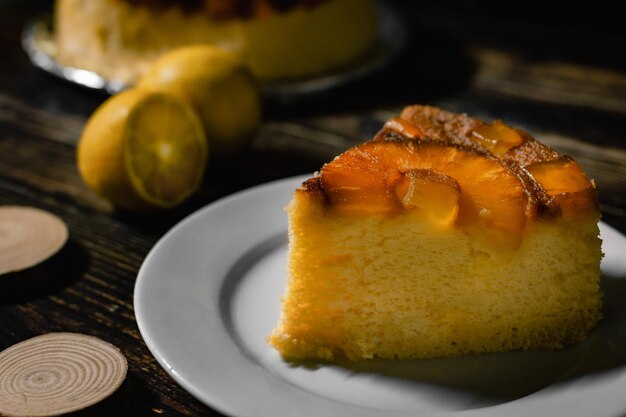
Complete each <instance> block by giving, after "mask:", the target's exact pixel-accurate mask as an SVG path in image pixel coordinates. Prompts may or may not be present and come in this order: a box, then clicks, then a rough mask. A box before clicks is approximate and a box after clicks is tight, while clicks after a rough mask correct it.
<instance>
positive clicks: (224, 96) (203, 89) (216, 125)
mask: <svg viewBox="0 0 626 417" xmlns="http://www.w3.org/2000/svg"><path fill="white" fill-rule="evenodd" d="M138 86H139V87H141V88H145V89H151V90H157V91H165V92H168V93H171V94H173V95H175V96H176V97H178V98H180V99H182V100H185V101H186V102H187V103H189V104H190V105H191V106H192V107H193V109H194V110H195V111H196V114H197V115H198V117H199V118H200V120H201V122H202V125H203V128H204V132H205V134H206V137H207V140H208V143H209V147H210V148H211V157H212V158H213V157H216V158H220V157H224V156H228V155H231V154H233V153H236V152H237V151H239V150H241V149H244V148H245V147H246V146H247V145H248V144H249V143H250V141H251V140H252V138H253V137H254V135H255V134H256V132H257V130H258V129H259V125H260V123H261V97H260V93H259V88H258V86H257V83H256V80H255V79H254V77H253V76H252V74H251V73H250V71H249V70H248V68H247V67H246V66H245V65H244V64H243V62H241V60H240V59H239V58H238V57H237V56H235V55H234V54H232V53H230V52H226V51H223V50H221V49H219V48H217V47H215V46H211V45H190V46H184V47H181V48H178V49H175V50H173V51H171V52H168V53H166V54H164V55H162V56H161V57H159V59H157V60H156V61H155V62H154V64H153V65H152V66H151V67H150V69H149V70H148V71H147V72H146V73H145V74H144V75H143V77H142V78H141V79H140V80H139V83H138Z"/></svg>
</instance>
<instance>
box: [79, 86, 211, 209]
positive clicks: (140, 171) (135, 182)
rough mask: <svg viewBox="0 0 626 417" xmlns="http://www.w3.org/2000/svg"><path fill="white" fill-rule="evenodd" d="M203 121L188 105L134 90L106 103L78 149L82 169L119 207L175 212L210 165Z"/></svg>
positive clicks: (88, 182) (90, 124)
mask: <svg viewBox="0 0 626 417" xmlns="http://www.w3.org/2000/svg"><path fill="white" fill-rule="evenodd" d="M207 153H208V150H207V143H206V139H205V136H204V132H203V130H202V125H201V123H200V120H199V119H198V117H197V116H196V114H195V113H194V111H193V110H192V109H191V107H190V106H189V105H188V104H186V103H185V102H184V101H182V100H180V99H178V98H176V97H174V96H171V95H168V94H165V93H160V92H151V91H145V90H141V89H131V90H128V91H126V92H123V93H120V94H118V95H116V96H113V97H111V98H109V99H108V100H106V101H105V102H104V103H103V104H102V105H101V106H100V107H99V108H98V109H97V110H96V111H95V113H94V114H93V115H92V117H91V118H90V119H89V121H88V122H87V125H86V126H85V129H84V130H83V133H82V135H81V138H80V142H79V144H78V154H77V159H78V169H79V171H80V174H81V176H82V177H83V179H84V181H85V182H86V183H87V185H89V186H90V187H91V188H92V189H93V190H94V191H96V193H98V194H100V195H101V196H102V197H104V198H106V199H108V200H109V201H111V202H112V203H113V204H114V205H115V206H117V207H120V208H124V209H130V210H138V209H144V208H155V207H157V208H168V207H173V206H175V205H177V204H179V203H181V202H182V201H183V200H185V199H186V198H187V197H189V196H190V195H191V194H192V193H193V192H194V191H195V190H196V189H197V188H198V187H199V185H200V182H201V180H202V177H203V175H204V170H205V167H206V162H207Z"/></svg>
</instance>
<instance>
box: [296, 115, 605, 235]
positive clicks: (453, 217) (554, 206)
mask: <svg viewBox="0 0 626 417" xmlns="http://www.w3.org/2000/svg"><path fill="white" fill-rule="evenodd" d="M315 180H316V183H315V187H312V186H309V187H304V188H303V189H302V190H305V191H312V190H314V191H315V193H316V195H319V196H323V197H322V198H323V200H324V201H325V202H326V205H327V208H328V209H330V210H335V211H337V212H339V213H348V214H350V215H354V214H359V213H368V214H372V213H377V214H388V215H395V214H398V213H402V212H409V211H410V212H411V213H413V214H415V215H418V216H423V218H424V219H425V222H426V223H430V224H437V225H439V226H443V227H451V226H455V227H458V228H460V229H461V230H463V231H465V232H466V234H468V235H469V236H470V237H477V238H479V239H483V240H485V241H489V242H491V243H494V242H495V243H496V244H508V245H509V246H514V245H516V244H518V243H519V242H521V238H522V235H523V231H524V229H525V228H526V225H527V223H528V219H529V218H534V217H535V216H546V215H561V216H563V218H565V219H570V218H576V216H581V215H584V214H585V213H595V214H596V215H597V214H598V202H597V193H596V190H595V186H594V184H593V183H592V182H591V181H589V180H588V179H587V177H586V176H585V174H584V172H583V171H582V169H581V168H580V166H579V165H578V164H577V163H576V162H574V161H573V160H572V159H571V158H569V157H564V156H562V155H560V154H559V153H558V152H556V151H555V150H554V149H552V148H550V147H548V146H546V145H543V144H541V143H539V142H537V141H536V140H534V139H533V138H532V137H531V136H530V135H528V134H527V133H525V132H523V131H518V130H516V129H514V128H512V127H510V126H507V125H506V124H504V123H503V122H501V121H494V122H492V123H489V124H486V123H484V122H482V121H480V120H477V119H472V118H470V117H468V116H467V115H456V114H453V113H449V112H446V111H443V110H440V109H437V108H434V107H428V106H411V107H407V108H406V109H404V111H403V112H402V115H401V116H400V117H396V118H393V119H391V120H390V121H389V122H387V123H386V124H385V127H384V128H383V129H382V130H381V132H380V133H379V134H378V135H377V136H376V138H375V139H374V140H372V141H370V142H366V143H364V144H362V145H360V146H357V147H354V148H352V149H349V150H348V151H346V152H344V153H343V154H342V155H340V156H338V157H337V158H335V160H334V161H332V162H330V163H328V164H326V165H324V167H323V168H322V169H321V172H320V175H319V177H315ZM310 185H312V184H310Z"/></svg>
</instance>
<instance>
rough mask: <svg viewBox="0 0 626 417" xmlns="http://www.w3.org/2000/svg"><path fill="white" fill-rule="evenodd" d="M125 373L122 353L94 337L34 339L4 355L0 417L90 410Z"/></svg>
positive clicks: (0, 367)
mask: <svg viewBox="0 0 626 417" xmlns="http://www.w3.org/2000/svg"><path fill="white" fill-rule="evenodd" d="M127 370H128V364H127V362H126V358H125V357H124V355H122V353H121V352H120V351H119V349H117V348H116V347H115V346H113V345H111V344H110V343H107V342H105V341H103V340H100V339H98V338H96V337H92V336H87V335H84V334H78V333H48V334H45V335H42V336H37V337H34V338H32V339H29V340H26V341H24V342H21V343H18V344H16V345H13V346H11V347H9V348H8V349H6V350H4V351H3V352H1V353H0V416H9V417H26V416H28V417H42V416H46V417H47V416H58V415H63V414H67V413H72V412H77V411H79V410H83V409H86V408H88V407H91V406H93V405H95V404H98V403H101V402H103V400H105V399H106V398H108V397H110V396H111V395H113V394H114V393H115V392H116V391H118V389H120V387H121V385H122V383H123V382H124V380H125V379H126V373H127ZM105 415H106V414H105Z"/></svg>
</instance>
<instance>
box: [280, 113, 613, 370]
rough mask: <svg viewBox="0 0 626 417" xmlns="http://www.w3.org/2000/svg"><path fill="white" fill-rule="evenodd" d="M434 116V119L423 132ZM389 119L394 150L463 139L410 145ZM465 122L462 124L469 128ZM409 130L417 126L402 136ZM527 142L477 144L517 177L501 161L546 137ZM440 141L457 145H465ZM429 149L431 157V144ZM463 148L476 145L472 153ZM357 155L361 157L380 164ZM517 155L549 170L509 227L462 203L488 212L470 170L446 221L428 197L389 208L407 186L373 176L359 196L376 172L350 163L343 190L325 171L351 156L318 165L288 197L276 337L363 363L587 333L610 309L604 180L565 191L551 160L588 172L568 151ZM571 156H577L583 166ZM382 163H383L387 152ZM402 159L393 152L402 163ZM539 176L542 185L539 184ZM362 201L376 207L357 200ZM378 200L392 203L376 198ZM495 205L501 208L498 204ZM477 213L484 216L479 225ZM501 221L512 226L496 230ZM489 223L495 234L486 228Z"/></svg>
mask: <svg viewBox="0 0 626 417" xmlns="http://www.w3.org/2000/svg"><path fill="white" fill-rule="evenodd" d="M426 110H429V109H426ZM447 116H449V114H447V115H446V117H447ZM454 120H456V121H458V119H454ZM395 122H396V123H398V121H395ZM431 122H432V121H430V122H429V123H431ZM418 125H419V123H418ZM487 126H488V128H485V129H483V130H482V131H481V132H483V133H485V134H486V135H487V136H488V134H489V133H490V131H489V129H492V127H493V126H495V127H496V130H498V129H499V126H498V125H493V124H491V125H487ZM414 127H415V126H414ZM428 127H429V126H422V128H421V131H424V130H427V129H426V128H428ZM475 128H476V126H473V127H472V129H475ZM386 129H387V132H386V133H385V135H386V136H387V139H389V138H391V139H390V140H391V141H392V143H391V144H387V143H383V144H382V145H380V146H381V147H382V148H387V147H389V149H390V150H389V153H393V152H394V151H393V149H394V147H395V148H398V149H404V148H405V147H406V148H407V149H409V150H411V152H412V149H417V151H419V152H423V151H422V150H421V149H422V148H423V147H428V146H432V147H437V146H439V145H440V144H441V143H444V142H451V141H449V140H448V139H444V138H443V133H445V132H443V131H440V132H439V133H442V138H440V139H439V142H437V143H436V144H435V145H429V144H428V143H425V142H424V143H421V144H418V145H416V146H413V145H410V146H409V145H406V143H405V142H407V141H409V142H410V140H409V139H410V138H408V136H407V135H408V133H407V129H408V127H406V126H405V127H404V128H400V129H398V128H394V129H391V131H389V129H388V128H386ZM455 129H456V130H455V132H457V134H458V132H459V130H458V126H457V128H455ZM472 129H469V130H472ZM399 130H401V131H402V132H404V134H405V136H404V137H403V138H401V139H400V142H399V143H398V142H397V141H398V137H397V136H398V132H399ZM432 133H433V136H436V134H435V133H436V132H432ZM448 133H450V132H448ZM379 140H380V138H379ZM424 140H425V139H424ZM528 140H531V138H526V139H525V142H524V143H519V144H512V145H511V146H504V145H502V146H503V148H502V150H501V151H496V153H500V155H499V156H498V157H495V156H494V154H493V153H490V154H487V153H486V152H484V149H482V150H480V149H478V148H476V150H475V152H476V154H475V155H478V156H477V157H481V158H482V157H483V156H482V155H486V156H485V157H488V158H491V160H492V162H493V164H494V166H499V165H498V164H500V165H502V166H505V168H503V170H504V171H503V172H505V174H506V175H509V174H510V178H512V179H513V180H514V179H515V178H517V177H516V175H518V171H516V170H515V169H513V170H511V171H510V172H509V171H506V170H507V169H508V168H506V166H507V164H506V163H502V162H501V160H503V159H506V158H507V157H506V156H504V152H509V151H510V152H509V153H508V154H507V155H514V154H515V152H514V151H515V150H514V149H513V147H516V146H524V147H527V148H533V149H535V148H534V147H536V146H538V145H534V144H531V145H529V144H527V143H526V141H528ZM377 146H378V145H377ZM441 146H444V147H445V148H446V149H448V147H454V146H457V145H454V144H450V143H444V144H443V145H441ZM481 146H482V145H481ZM372 148H373V146H372V144H371V143H370V144H365V145H363V146H361V147H360V148H359V147H357V149H356V151H354V150H352V151H349V152H348V153H349V154H351V155H356V156H357V157H358V158H362V155H365V151H366V150H368V149H372ZM374 149H375V148H374ZM425 149H427V150H428V152H429V153H427V155H428V157H430V155H431V154H432V151H431V150H429V148H425ZM454 149H456V148H454ZM459 149H462V150H463V152H467V153H468V155H470V156H471V155H474V154H473V153H472V152H474V150H471V149H469V150H468V149H466V148H459ZM417 151H416V152H417ZM350 152H351V153H350ZM359 152H361V153H359ZM455 152H456V151H455ZM481 152H483V153H481ZM376 155H387V154H386V153H385V154H376ZM385 157H386V156H385ZM358 158H356V164H357V165H358V164H361V165H367V164H369V163H372V162H371V161H370V162H366V161H365V159H358ZM471 158H474V156H471ZM471 158H470V159H469V161H470V162H471V161H472V159H471ZM494 158H495V159H494ZM515 158H516V159H517V160H519V161H522V163H520V164H519V165H524V166H527V171H524V172H535V176H536V177H537V178H539V179H541V180H540V181H539V180H535V178H534V177H532V176H531V175H527V174H523V175H526V177H524V178H525V179H524V181H530V182H531V184H527V183H525V182H524V181H521V184H522V186H521V187H525V188H523V189H520V190H518V191H516V192H517V193H518V194H515V195H516V196H517V195H519V196H526V197H524V198H526V200H523V201H524V204H525V205H524V206H523V207H522V206H520V207H522V208H521V209H519V210H518V209H517V208H516V206H511V207H513V208H512V209H511V210H517V211H518V212H519V213H522V214H523V216H524V219H525V221H524V223H523V224H520V225H519V226H514V227H511V228H509V226H508V224H507V223H506V221H505V222H502V223H501V224H500V223H497V222H495V223H494V222H493V221H491V220H489V219H488V218H487V220H484V221H483V219H482V218H481V219H478V220H475V219H473V218H472V217H471V216H469V217H468V216H466V218H470V220H463V219H464V218H463V215H462V212H463V211H464V210H465V211H468V210H469V211H471V210H475V211H476V212H477V213H479V214H480V215H485V216H486V217H488V216H489V214H485V210H486V209H485V208H482V209H476V208H473V207H469V205H470V204H472V202H475V201H478V200H477V199H479V198H480V196H478V197H475V196H476V193H475V194H474V195H473V196H471V198H470V197H463V193H464V190H466V189H467V188H468V187H469V185H468V184H467V181H466V180H465V182H464V179H461V178H459V184H460V187H458V188H459V190H460V195H461V198H460V199H459V202H457V203H454V204H456V206H455V207H456V208H457V209H458V210H459V213H460V214H453V218H452V219H451V220H444V221H434V220H433V217H432V215H430V214H428V213H427V209H428V207H426V208H425V209H420V208H415V206H405V207H401V206H399V207H400V208H397V207H396V208H394V207H395V206H393V205H389V206H388V207H387V208H385V207H386V206H384V204H387V203H386V201H395V200H394V198H395V197H394V196H392V197H389V196H388V195H387V194H385V196H384V197H382V194H380V195H379V196H378V197H376V193H377V192H378V191H377V189H376V184H377V182H375V180H376V179H375V178H374V179H372V182H371V183H367V184H368V185H367V187H369V188H365V190H366V191H365V193H364V194H359V195H357V194H354V193H355V192H357V191H355V189H356V188H358V187H360V186H361V184H364V183H366V181H365V180H363V179H359V180H358V181H356V180H354V179H353V178H351V177H350V176H351V175H353V173H351V171H346V170H343V171H341V172H340V174H341V176H340V177H338V176H337V175H335V177H337V178H340V183H341V184H343V185H345V187H344V188H340V189H339V191H338V192H339V193H340V194H336V192H337V191H336V189H332V187H336V185H335V184H334V183H332V184H331V180H330V179H328V178H326V179H325V178H324V176H325V174H326V175H327V177H329V176H330V174H331V173H332V170H331V168H333V167H335V166H337V165H338V164H339V165H340V163H338V162H336V161H333V162H331V163H330V164H327V166H325V167H324V168H323V169H322V171H321V174H320V175H318V176H317V177H314V178H313V179H311V180H309V181H308V182H307V183H305V184H304V185H303V186H302V187H301V188H300V189H298V190H297V191H296V192H295V193H294V197H293V199H292V201H291V203H290V204H289V205H288V207H287V214H288V217H289V261H288V272H289V277H288V285H287V291H286V293H285V296H284V298H283V309H282V313H281V317H280V320H279V323H278V325H277V326H276V329H275V330H274V331H273V333H272V334H271V336H270V343H271V344H272V345H273V346H274V347H275V348H276V349H278V351H279V352H280V353H281V354H282V355H283V356H285V357H286V358H293V359H309V358H314V359H323V360H332V359H336V358H344V357H345V358H348V359H351V360H360V359H369V358H373V357H381V358H428V357H439V356H449V355H457V354H467V353H482V352H501V351H509V350H514V349H554V348H561V347H563V346H566V345H570V344H572V343H576V342H580V341H582V340H584V339H585V338H586V337H587V336H588V334H589V332H590V331H591V329H592V328H593V327H594V325H595V324H596V322H597V321H598V320H599V318H600V308H601V299H602V297H601V293H600V291H599V276H600V269H599V265H600V259H601V256H602V254H601V248H600V244H601V242H600V239H599V238H598V233H599V232H598V227H597V222H598V219H599V212H598V210H597V200H596V199H597V197H596V195H595V187H593V183H592V182H590V181H588V180H587V179H586V178H585V177H584V174H580V175H582V176H581V177H580V178H579V181H578V182H576V181H574V182H572V181H569V180H567V178H566V179H565V180H563V179H562V180H559V181H561V182H560V184H562V185H563V189H561V190H557V191H554V190H553V188H550V187H552V186H554V184H553V182H552V181H553V180H552V179H544V177H543V176H542V175H543V174H542V172H541V170H542V169H543V170H551V171H550V173H551V174H552V175H551V176H549V178H559V175H557V174H558V173H566V174H569V176H574V175H578V174H577V173H578V172H579V171H578V170H577V171H571V172H574V174H571V173H570V171H569V170H564V168H563V167H564V166H565V165H563V164H564V163H562V162H561V156H560V155H558V153H556V152H554V153H551V152H547V151H546V150H545V149H542V150H541V151H536V152H535V154H534V155H528V152H527V155H526V156H524V158H525V159H522V158H521V157H519V156H516V157H515ZM515 158H510V159H515ZM339 159H342V160H345V159H346V157H345V156H344V157H339ZM406 159H407V160H408V159H410V158H409V157H407V158H406ZM565 161H566V163H567V167H571V164H573V163H574V162H573V161H570V160H565ZM340 162H341V161H340ZM470 162H467V164H469V163H470ZM401 163H405V162H404V159H401ZM406 163H407V164H409V165H410V164H416V162H415V161H412V162H406ZM490 163H491V162H490ZM373 164H374V166H378V165H376V164H379V161H374V162H373ZM397 164H398V163H397V162H395V160H394V162H393V163H392V165H393V166H395V165H397ZM437 164H439V165H437ZM437 164H435V165H433V166H436V167H438V168H437V169H438V170H446V169H447V171H446V172H448V173H450V172H453V175H455V176H457V177H458V176H460V175H462V174H459V173H458V172H462V171H458V169H457V168H454V169H452V168H451V169H448V168H445V169H444V168H441V164H440V163H439V162H437ZM431 165H432V164H431ZM431 165H429V166H431ZM328 166H330V167H328ZM346 166H348V167H349V168H350V169H352V168H354V167H353V166H352V165H349V164H347V165H346ZM546 167H548V168H546ZM357 168H358V169H361V167H360V166H359V167H357ZM357 168H354V169H357ZM342 169H343V168H342ZM455 169H456V171H455ZM468 169H472V168H471V167H468ZM568 169H569V168H568ZM372 170H374V168H371V169H370V170H369V171H367V170H366V171H363V172H364V173H362V174H359V175H360V176H361V177H364V176H367V175H368V173H370V172H375V173H376V174H377V175H378V174H380V175H383V174H381V173H382V172H383V171H382V170H378V171H376V170H374V171H372ZM359 172H360V171H359ZM384 172H386V171H384ZM494 172H495V171H494ZM580 172H581V173H582V171H580ZM385 175H386V174H385ZM489 175H491V173H490V174H489ZM520 175H522V174H520ZM527 177H529V178H530V180H528V178H527ZM565 177H567V176H565ZM546 178H548V177H546ZM489 180H490V179H489ZM351 181H352V182H351ZM359 181H360V182H359ZM364 181H365V182H364ZM386 181H387V182H389V179H388V178H387V179H386ZM493 181H494V182H493V188H496V187H498V181H499V180H497V179H496V180H493ZM568 181H569V182H568ZM574 183H575V184H583V185H584V184H587V186H586V188H585V189H584V192H583V191H581V190H579V189H577V188H572V187H574V185H572V184H574ZM355 184H356V185H355ZM485 184H486V186H485V187H484V188H485V189H486V190H487V191H486V192H487V193H490V192H493V193H494V194H495V193H496V192H495V191H489V190H488V189H489V187H490V185H489V182H488V181H486V182H485ZM533 184H534V185H533ZM537 184H539V186H540V188H538V189H536V190H533V189H532V188H533V187H535V186H536V185H537ZM331 185H332V187H331ZM364 187H365V186H364ZM507 187H510V186H509V185H507ZM333 190H334V191H333ZM361 191H362V190H361ZM333 192H335V194H333ZM454 192H455V191H454V190H453V191H452V193H454ZM480 192H482V191H480ZM440 194H441V193H440ZM546 194H547V197H546ZM372 195H374V197H371V196H372ZM338 196H339V197H338ZM422 198H425V199H427V197H424V196H422ZM464 198H465V199H464ZM515 198H522V197H515ZM351 199H353V200H351ZM354 199H355V200H354ZM363 199H366V200H365V201H366V203H367V204H363V205H362V206H361V207H360V208H359V204H361V203H362V202H363V201H364V200H363ZM368 199H369V200H368ZM377 199H378V200H377ZM470 200H471V201H470ZM353 201H357V202H358V204H356V205H354V204H352V202H353ZM372 201H384V202H385V203H384V204H383V203H380V205H378V206H376V205H375V204H373V203H372ZM520 201H521V200H520ZM389 204H391V203H389ZM433 204H434V203H432V202H428V201H427V205H431V206H432V207H435V208H436V211H438V212H441V211H442V210H444V211H445V208H443V209H442V206H441V205H437V204H434V205H433ZM445 204H448V203H445ZM445 204H444V206H445ZM490 204H493V207H496V206H498V205H500V202H499V201H497V200H496V201H495V202H494V203H490ZM372 207H374V208H372ZM468 207H469V208H468ZM490 210H491V209H490ZM451 213H456V212H452V211H451ZM498 215H499V214H498ZM511 218H513V217H511ZM474 221H475V222H477V223H476V224H472V222H474ZM490 228H491V229H493V230H497V231H503V230H504V231H505V233H491V232H490V231H489V229H490ZM483 229H484V230H486V231H487V232H486V233H482V230H483ZM477 230H478V231H477Z"/></svg>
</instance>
